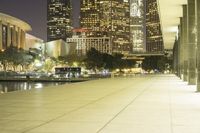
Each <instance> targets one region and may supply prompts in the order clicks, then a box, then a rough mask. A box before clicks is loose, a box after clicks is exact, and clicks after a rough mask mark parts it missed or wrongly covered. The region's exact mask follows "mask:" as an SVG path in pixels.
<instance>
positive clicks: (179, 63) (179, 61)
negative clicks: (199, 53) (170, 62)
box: [177, 25, 181, 78]
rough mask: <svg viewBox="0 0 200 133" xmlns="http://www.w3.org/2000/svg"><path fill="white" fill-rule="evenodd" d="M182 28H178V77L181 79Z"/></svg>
mask: <svg viewBox="0 0 200 133" xmlns="http://www.w3.org/2000/svg"><path fill="white" fill-rule="evenodd" d="M180 27H181V26H180V25H179V26H178V30H179V32H178V33H179V34H178V40H177V75H178V77H180V78H181V60H180V57H181V56H180V55H181V54H180V51H181V47H180V44H181V41H180V40H181V38H180V33H181V28H180Z"/></svg>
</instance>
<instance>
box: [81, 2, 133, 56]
mask: <svg viewBox="0 0 200 133" xmlns="http://www.w3.org/2000/svg"><path fill="white" fill-rule="evenodd" d="M80 16H81V19H80V26H81V28H85V29H87V30H88V33H87V34H86V35H87V36H93V37H94V36H98V37H99V36H106V37H110V39H111V43H112V51H113V52H114V53H122V54H126V53H129V52H130V49H131V45H130V6H129V0H81V13H80Z"/></svg>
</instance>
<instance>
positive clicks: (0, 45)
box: [0, 21, 3, 50]
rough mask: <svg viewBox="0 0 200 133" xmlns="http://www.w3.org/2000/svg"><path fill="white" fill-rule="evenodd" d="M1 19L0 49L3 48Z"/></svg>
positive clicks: (0, 24)
mask: <svg viewBox="0 0 200 133" xmlns="http://www.w3.org/2000/svg"><path fill="white" fill-rule="evenodd" d="M2 37H3V36H2V21H0V50H2V49H3V42H2V41H3V39H2Z"/></svg>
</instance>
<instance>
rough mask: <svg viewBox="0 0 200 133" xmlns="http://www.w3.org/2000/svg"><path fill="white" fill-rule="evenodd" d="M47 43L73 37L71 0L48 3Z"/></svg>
mask: <svg viewBox="0 0 200 133" xmlns="http://www.w3.org/2000/svg"><path fill="white" fill-rule="evenodd" d="M47 2H48V3H47V6H48V7H47V41H53V40H58V39H63V40H66V38H67V37H71V36H72V31H71V30H72V22H71V20H72V19H71V12H72V6H71V0H48V1H47Z"/></svg>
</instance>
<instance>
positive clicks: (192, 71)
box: [187, 0, 196, 85]
mask: <svg viewBox="0 0 200 133" xmlns="http://www.w3.org/2000/svg"><path fill="white" fill-rule="evenodd" d="M187 9H188V15H187V16H188V23H187V28H188V29H187V30H188V35H187V37H188V47H189V48H188V84H189V85H195V84H196V34H195V32H194V31H195V30H194V29H195V0H188V8H187Z"/></svg>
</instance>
